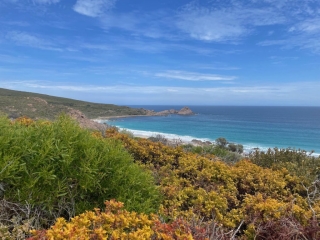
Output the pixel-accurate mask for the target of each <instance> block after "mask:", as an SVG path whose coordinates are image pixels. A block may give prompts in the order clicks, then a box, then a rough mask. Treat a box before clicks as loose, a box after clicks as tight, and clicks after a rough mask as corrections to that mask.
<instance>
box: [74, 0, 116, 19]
mask: <svg viewBox="0 0 320 240" xmlns="http://www.w3.org/2000/svg"><path fill="white" fill-rule="evenodd" d="M115 2H116V0H77V2H76V4H75V5H74V6H73V10H74V11H76V12H77V13H80V14H83V15H86V16H88V17H99V16H102V15H103V14H104V13H106V11H108V10H110V9H112V8H113V7H114V4H115Z"/></svg>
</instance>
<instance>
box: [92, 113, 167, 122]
mask: <svg viewBox="0 0 320 240" xmlns="http://www.w3.org/2000/svg"><path fill="white" fill-rule="evenodd" d="M154 116H156V115H120V116H105V117H98V118H95V119H91V120H92V121H95V122H99V123H100V121H104V120H112V119H119V118H130V117H154ZM159 117H161V116H159Z"/></svg>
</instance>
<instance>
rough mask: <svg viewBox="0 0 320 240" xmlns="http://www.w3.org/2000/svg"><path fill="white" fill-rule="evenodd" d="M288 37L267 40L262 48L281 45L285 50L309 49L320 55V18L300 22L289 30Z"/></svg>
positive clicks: (262, 44) (263, 42)
mask: <svg viewBox="0 0 320 240" xmlns="http://www.w3.org/2000/svg"><path fill="white" fill-rule="evenodd" d="M288 35H289V36H288V37H286V38H283V39H279V40H265V41H261V42H260V43H258V45H260V46H272V45H279V46H282V47H284V48H295V47H297V48H300V49H309V50H311V51H312V52H314V53H320V41H319V39H320V17H315V18H307V19H305V20H302V21H299V22H298V23H296V24H294V25H293V26H292V27H290V28H289V29H288Z"/></svg>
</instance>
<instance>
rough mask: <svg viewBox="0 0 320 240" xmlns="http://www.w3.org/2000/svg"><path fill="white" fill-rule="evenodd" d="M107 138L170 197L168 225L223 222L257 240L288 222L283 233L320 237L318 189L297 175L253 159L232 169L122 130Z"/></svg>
mask: <svg viewBox="0 0 320 240" xmlns="http://www.w3.org/2000/svg"><path fill="white" fill-rule="evenodd" d="M106 135H107V137H109V138H115V139H119V140H121V141H122V142H123V144H124V146H125V147H126V149H127V150H128V151H129V152H130V153H131V154H132V155H133V156H134V159H135V161H136V162H137V163H140V164H143V165H145V167H146V168H148V169H150V170H151V171H152V172H153V174H154V176H155V178H156V179H157V182H158V184H159V185H160V189H161V191H162V194H163V196H164V200H163V202H162V207H161V209H160V212H159V214H160V215H161V216H163V217H164V218H165V219H166V221H169V222H170V221H173V220H175V219H178V218H183V219H186V220H188V221H192V220H194V219H197V220H201V221H202V222H205V223H212V222H217V223H219V224H222V226H223V227H224V228H225V229H229V230H235V229H239V231H238V234H237V236H239V237H240V236H242V237H245V238H248V239H254V238H258V236H266V233H265V232H264V231H265V229H268V228H270V226H273V225H275V224H276V223H279V222H285V221H286V219H287V220H288V221H289V222H288V226H287V228H286V227H284V228H283V229H282V230H279V231H284V232H285V231H289V232H290V231H291V230H292V229H291V230H290V229H289V228H290V226H298V225H299V228H300V229H303V230H301V232H300V233H297V232H296V235H295V236H296V237H297V238H302V239H303V238H304V237H305V238H306V239H317V238H319V237H320V236H319V234H320V227H319V224H318V221H319V219H320V215H319V214H320V198H319V196H314V197H313V198H312V199H311V197H312V196H311V195H310V194H309V193H311V192H310V191H309V190H308V189H310V190H311V189H313V190H314V191H313V192H316V189H317V187H318V186H317V185H313V186H311V185H310V188H308V187H306V186H305V185H304V184H303V183H305V184H307V182H304V179H303V178H302V177H301V176H299V175H297V174H295V172H290V171H289V170H287V169H286V168H284V167H278V168H277V169H276V168H274V169H272V168H267V167H261V166H258V165H256V164H254V163H252V162H251V161H250V160H249V159H243V160H240V161H238V162H237V163H235V164H232V165H229V164H226V163H225V162H223V161H221V160H220V158H218V157H216V156H215V155H213V154H210V153H208V154H205V155H203V156H201V155H199V154H194V153H191V152H186V151H184V150H183V148H182V147H175V148H173V147H169V146H166V145H164V144H162V143H161V142H152V141H150V140H147V139H132V138H129V137H128V136H127V135H124V134H121V133H119V132H117V131H116V129H109V130H108V131H107V133H106ZM318 164H319V162H318ZM290 224H292V225H290ZM292 228H294V227H292ZM308 229H309V230H308ZM270 234H271V233H270ZM277 234H281V232H278V233H277ZM299 234H300V235H299ZM288 236H289V235H288ZM290 237H292V235H290ZM258 239H259V238H258ZM282 239H285V238H284V237H283V238H282ZM287 239H291V238H287Z"/></svg>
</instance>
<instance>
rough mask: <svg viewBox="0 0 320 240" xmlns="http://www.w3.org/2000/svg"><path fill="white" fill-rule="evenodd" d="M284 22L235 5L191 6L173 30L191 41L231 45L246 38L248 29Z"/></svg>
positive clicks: (270, 12)
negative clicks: (187, 36) (185, 34)
mask: <svg viewBox="0 0 320 240" xmlns="http://www.w3.org/2000/svg"><path fill="white" fill-rule="evenodd" d="M285 21H286V19H285V18H284V17H283V16H282V15H281V14H279V12H278V11H274V9H272V8H270V7H269V8H268V7H265V8H256V7H255V6H254V5H253V6H245V7H243V6H242V5H239V4H235V5H230V6H228V7H224V8H219V9H216V8H214V7H213V6H209V7H203V6H199V5H198V4H196V3H194V2H192V3H190V4H187V5H186V6H185V7H184V8H183V9H182V11H181V12H180V13H179V15H178V20H177V22H176V25H177V27H178V28H179V29H180V30H181V31H183V32H185V33H187V34H189V35H190V36H191V37H192V38H195V39H198V40H204V41H215V42H224V41H235V40H239V39H240V38H241V37H243V36H246V35H248V34H250V33H251V32H252V31H253V30H252V27H256V26H267V25H274V24H280V23H284V22H285Z"/></svg>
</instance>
